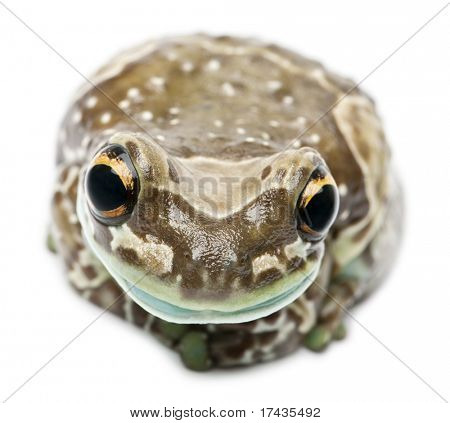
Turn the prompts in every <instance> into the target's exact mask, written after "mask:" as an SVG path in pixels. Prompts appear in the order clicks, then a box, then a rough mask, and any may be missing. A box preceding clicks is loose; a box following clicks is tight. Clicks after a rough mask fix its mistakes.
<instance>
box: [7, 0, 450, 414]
mask: <svg viewBox="0 0 450 423" xmlns="http://www.w3.org/2000/svg"><path fill="white" fill-rule="evenodd" d="M2 1H3V0H2ZM5 3H6V4H7V5H8V7H10V8H11V9H12V10H13V11H14V12H15V13H16V14H17V15H18V16H19V17H20V18H22V19H23V20H24V21H25V22H26V23H27V24H28V25H29V26H30V27H32V28H33V29H34V30H35V31H36V32H37V33H38V34H40V35H41V36H42V37H43V38H44V39H45V40H47V41H48V43H49V44H51V45H52V46H53V47H54V48H55V49H56V50H57V51H58V52H60V53H61V54H62V55H63V56H64V57H65V58H66V59H67V60H68V61H69V62H70V63H72V64H73V65H74V66H75V67H76V68H77V69H78V70H79V71H80V72H81V73H83V74H85V75H89V74H91V73H92V72H93V71H94V70H95V68H96V67H98V66H99V65H101V64H102V63H103V62H104V61H105V60H106V59H108V58H109V57H110V56H111V55H113V54H114V53H116V52H117V50H120V49H122V48H126V47H129V46H131V45H133V44H134V43H137V42H141V41H143V40H145V39H147V38H149V37H159V36H162V35H166V34H180V33H191V32H196V31H206V32H211V33H214V34H222V33H229V34H237V35H243V36H256V37H258V38H263V39H265V40H271V41H274V42H277V43H280V44H282V45H284V46H287V47H289V48H292V49H294V50H297V51H299V52H302V53H303V54H305V55H308V56H311V57H314V58H317V59H319V60H321V61H323V62H324V63H325V64H326V65H327V66H329V67H330V68H332V69H334V70H336V71H338V72H340V73H342V74H344V75H347V76H350V77H352V78H353V79H354V80H355V81H359V80H361V79H362V78H364V77H365V76H366V75H367V74H369V73H370V72H371V71H372V70H373V69H374V68H375V67H376V66H377V65H379V64H380V63H381V62H382V61H383V60H384V59H385V58H386V57H387V56H388V55H389V54H390V53H392V51H394V50H395V49H396V48H397V47H398V46H399V45H400V44H402V43H403V42H404V41H405V40H406V39H407V38H408V37H410V36H411V35H412V34H413V33H414V32H415V31H416V30H418V29H419V27H420V26H421V25H423V24H424V23H425V22H426V21H427V20H428V19H429V18H431V17H432V16H433V15H434V14H435V13H436V12H438V10H439V9H440V8H442V7H443V6H444V5H445V3H444V2H443V1H430V0H428V1H427V2H404V3H401V2H393V1H377V2H372V3H371V4H370V3H365V4H364V3H363V2H361V1H354V2H348V1H347V2H345V1H339V2H338V1H330V2H326V3H325V2H320V1H315V2H299V1H295V2H294V1H291V2H287V1H281V0H276V1H271V2H263V1H244V0H240V1H236V2H235V1H231V0H228V1H220V2H218V1H214V2H213V1H208V2H206V1H205V2H197V1H192V0H190V1H179V2H174V1H163V0H160V1H153V2H148V1H147V2H137V1H131V0H127V1H122V2H112V1H105V2H100V1H98V2H97V1H96V2H94V1H86V2H83V1H76V2H60V1H55V2H50V1H39V2H30V1H13V0H5ZM449 18H450V7H448V8H447V9H446V10H445V11H444V12H443V13H441V14H440V15H439V16H438V17H436V19H434V20H433V21H432V22H431V23H430V24H429V25H427V26H426V27H425V28H424V29H423V30H422V31H420V32H419V33H418V34H417V35H416V36H415V37H414V38H413V39H411V40H410V41H409V42H408V43H407V44H406V45H405V46H404V47H403V48H401V49H400V50H399V51H398V52H397V53H396V54H394V55H393V56H392V57H391V58H390V59H389V60H388V61H387V62H386V63H384V64H383V65H382V66H381V67H380V68H379V69H378V70H376V71H375V72H374V73H373V74H372V75H371V76H370V77H369V78H367V80H366V81H365V82H364V83H363V85H362V87H363V88H364V89H365V90H367V91H368V92H369V93H370V94H371V95H372V96H373V97H374V98H375V100H376V101H377V104H378V109H379V111H380V114H381V116H382V118H383V120H384V123H385V128H386V132H387V136H388V139H389V140H390V143H391V146H392V150H393V153H394V157H395V161H396V163H397V167H398V169H399V172H400V175H401V177H402V179H403V182H404V185H405V192H406V200H407V205H406V209H407V216H406V235H405V238H404V244H403V248H402V250H401V253H400V257H399V260H398V262H397V265H396V267H395V270H394V271H393V272H392V274H391V276H390V278H389V280H388V281H387V282H386V283H385V284H384V285H383V286H382V288H381V289H380V290H378V291H377V292H376V294H375V295H373V296H372V297H371V298H370V299H369V300H368V301H366V302H365V303H363V305H362V306H360V307H358V308H356V309H355V310H354V315H355V316H356V318H357V319H358V321H359V322H360V323H361V324H362V325H363V326H364V327H366V328H368V329H369V330H370V331H371V332H372V333H373V334H374V335H375V336H376V337H377V338H378V339H379V340H381V341H382V342H383V343H384V344H385V345H386V346H387V347H388V348H389V349H390V350H391V351H392V352H393V353H394V354H396V355H397V356H398V357H399V358H400V359H401V360H403V361H404V362H405V363H406V364H407V365H408V366H410V368H411V369H412V370H413V371H414V372H416V373H417V374H418V375H420V377H422V378H423V379H424V380H425V381H426V382H427V383H429V384H430V385H431V386H432V387H433V388H434V389H435V390H436V391H438V392H439V393H440V395H442V396H443V397H445V398H446V399H447V400H448V399H450V377H449V376H450V374H449V371H450V359H449V358H450V349H449V340H450V337H449V329H448V328H449V284H450V272H449V262H450V257H449V252H450V248H449V242H450V224H449V219H450V196H449V191H450V190H449V186H450V176H449V174H450V167H449V166H450V148H449V145H450V144H449V142H450V139H449V125H448V122H449V111H450V107H449V99H450V92H449V87H450V83H449V82H450V81H449V75H450V69H449V50H448V47H449V45H448V41H449V38H448V36H449V27H450V26H449V21H450V19H449ZM0 54H1V59H0V60H1V61H0V87H1V88H0V146H1V156H0V157H1V158H0V175H1V183H0V189H1V193H0V195H1V196H0V198H1V206H0V213H1V220H0V222H1V228H2V231H1V238H0V239H1V242H0V257H1V258H0V260H1V267H0V283H1V288H0V289H1V291H0V292H1V297H0V298H1V300H0V301H1V303H0V331H1V332H0V399H1V400H3V399H5V398H6V397H8V395H10V394H11V393H12V392H13V391H14V390H15V389H16V388H17V387H18V386H20V385H21V384H22V383H23V382H24V381H25V380H27V378H29V377H30V376H32V375H33V373H34V372H36V371H37V370H38V369H39V368H40V367H41V366H42V365H43V364H45V363H46V362H47V361H48V360H49V359H50V358H51V357H52V356H53V355H54V354H55V353H57V352H58V351H59V350H60V349H61V348H62V347H63V346H64V345H65V344H67V342H68V341H70V340H71V339H72V338H73V337H74V336H75V335H76V334H78V333H79V332H80V331H81V330H82V329H83V328H85V327H86V326H87V325H88V324H89V323H90V322H92V321H93V320H94V319H95V318H96V317H97V316H98V315H99V313H100V310H99V309H98V308H96V307H95V306H93V305H91V304H89V303H87V302H85V301H84V300H83V299H81V298H80V297H78V296H77V295H76V294H75V293H74V292H73V291H72V290H71V288H70V287H69V286H68V283H67V281H66V279H65V276H64V271H63V268H62V265H61V263H60V261H59V260H58V258H56V257H55V256H53V255H51V254H49V253H48V252H47V251H46V249H45V248H44V239H45V232H46V224H47V223H48V221H49V213H48V209H49V205H48V203H49V198H50V195H51V187H52V182H53V178H54V152H55V135H56V132H57V128H58V124H59V121H60V119H61V117H62V115H63V113H64V110H65V108H66V107H67V106H68V102H69V101H70V98H71V94H72V93H73V92H74V90H75V89H76V88H77V87H78V85H79V84H80V83H81V82H82V80H81V77H80V75H78V74H77V73H76V72H74V70H73V69H71V68H70V67H69V66H68V65H67V64H66V63H64V62H63V61H62V60H61V58H59V57H58V56H57V55H56V54H55V53H54V52H52V51H51V50H50V49H49V47H48V46H46V45H44V44H43V43H42V41H40V40H39V39H38V38H37V37H36V35H34V34H33V33H31V32H30V30H29V29H27V28H26V27H25V26H24V25H23V24H22V23H20V22H19V21H18V20H17V19H16V18H15V17H14V16H12V15H11V14H10V13H9V12H7V11H6V10H5V9H4V8H3V7H0ZM348 327H349V336H348V338H347V339H346V340H345V341H343V342H340V343H334V344H333V345H331V347H330V348H329V349H328V350H327V352H325V353H324V354H319V355H316V354H313V353H310V352H307V351H306V350H300V351H298V353H295V354H293V355H291V356H289V357H288V358H285V359H283V360H280V361H276V362H273V363H269V364H265V365H260V366H256V367H252V368H249V369H243V370H234V371H220V372H218V371H214V372H209V373H193V372H190V371H187V370H185V369H184V368H183V367H182V365H181V363H180V362H179V360H178V357H177V356H176V355H175V354H174V353H172V352H171V351H169V350H167V349H166V348H165V347H163V346H161V345H160V344H159V343H158V342H157V341H155V340H154V339H153V338H151V337H149V336H148V335H145V334H144V333H142V332H140V331H139V330H138V329H135V328H134V327H131V326H130V325H128V324H126V323H124V322H122V321H121V320H119V319H117V318H115V317H113V316H110V315H104V316H103V317H101V318H100V319H99V320H98V321H96V322H95V323H94V324H92V326H91V327H89V328H88V329H87V330H86V331H85V332H84V333H83V334H82V335H81V336H80V337H79V338H78V339H76V340H75V341H74V342H73V343H72V344H71V345H69V346H68V347H67V349H66V350H64V351H63V352H62V353H61V354H60V355H58V356H57V357H56V358H55V359H54V360H53V361H52V362H51V363H50V364H48V366H46V367H45V368H44V369H43V370H42V371H41V372H40V373H39V374H37V375H36V376H35V377H34V378H33V379H32V380H30V381H29V383H27V384H26V385H25V386H24V387H23V388H22V389H20V390H19V391H18V392H17V393H16V394H15V395H14V396H13V397H11V398H10V399H9V401H7V402H6V403H5V404H2V405H1V407H0V415H3V414H4V415H5V419H4V420H3V421H8V422H9V421H33V420H35V421H79V420H80V419H84V420H86V421H94V418H97V420H98V421H106V420H107V419H108V420H109V421H121V422H124V421H131V420H132V419H131V418H130V417H129V409H130V408H159V407H163V406H168V407H179V408H190V407H197V408H203V407H207V406H210V405H212V406H214V407H217V408H239V407H245V408H247V410H251V409H253V410H258V409H260V408H262V407H277V406H290V407H302V406H303V407H306V406H309V407H321V408H322V416H323V417H322V418H321V419H318V420H319V421H334V422H336V421H361V420H363V421H368V422H371V421H383V420H391V421H394V419H396V420H405V419H406V418H407V417H408V420H409V421H423V420H424V419H427V420H429V421H433V422H439V421H443V420H444V417H443V416H444V415H445V414H446V413H448V404H444V402H443V400H442V399H441V398H440V397H439V396H438V395H437V394H436V393H435V392H433V391H432V390H431V389H430V388H429V387H428V386H426V384H425V383H424V382H423V381H421V380H420V379H419V378H418V377H417V376H416V375H414V374H413V373H412V371H411V370H409V369H408V368H406V367H405V365H404V364H402V363H401V362H400V360H399V359H398V358H396V357H394V356H393V355H392V354H391V353H390V352H388V351H387V350H386V348H384V347H383V346H382V345H380V343H379V342H377V341H376V340H374V339H373V338H372V337H371V336H370V335H368V333H367V332H366V331H364V330H363V329H362V328H361V327H360V326H359V325H358V324H357V323H355V322H351V321H349V322H348ZM172 421H173V420H172ZM191 421H193V420H191ZM204 421H207V420H204ZM218 421H219V420H218ZM227 421H230V422H231V421H235V420H231V419H229V420H227ZM236 421H237V420H236ZM241 421H243V420H241ZM246 421H263V420H262V419H256V418H255V417H254V416H250V417H249V418H248V419H247V420H246ZM266 421H276V420H274V419H266ZM447 421H449V420H447Z"/></svg>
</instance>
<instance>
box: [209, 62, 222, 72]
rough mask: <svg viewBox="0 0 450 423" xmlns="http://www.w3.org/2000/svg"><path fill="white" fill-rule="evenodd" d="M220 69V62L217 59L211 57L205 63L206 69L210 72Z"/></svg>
mask: <svg viewBox="0 0 450 423" xmlns="http://www.w3.org/2000/svg"><path fill="white" fill-rule="evenodd" d="M219 69H220V62H219V61H218V60H217V59H211V60H210V61H209V62H208V63H207V64H206V70H208V71H210V72H214V71H217V70H219Z"/></svg>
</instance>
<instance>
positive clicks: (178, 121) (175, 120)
mask: <svg viewBox="0 0 450 423" xmlns="http://www.w3.org/2000/svg"><path fill="white" fill-rule="evenodd" d="M169 123H170V124H171V125H178V124H179V123H180V119H171V120H170V122H169Z"/></svg>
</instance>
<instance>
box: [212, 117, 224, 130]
mask: <svg viewBox="0 0 450 423" xmlns="http://www.w3.org/2000/svg"><path fill="white" fill-rule="evenodd" d="M214 126H217V128H222V126H223V122H222V121H221V120H219V119H216V120H215V121H214Z"/></svg>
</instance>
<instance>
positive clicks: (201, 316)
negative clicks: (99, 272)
mask: <svg viewBox="0 0 450 423" xmlns="http://www.w3.org/2000/svg"><path fill="white" fill-rule="evenodd" d="M318 267H319V266H314V268H313V269H312V270H311V271H310V272H309V273H308V274H306V276H305V274H304V272H302V277H301V278H300V277H299V275H295V274H291V275H288V276H287V277H285V278H283V279H281V280H280V281H278V282H279V283H282V284H283V285H288V286H289V287H288V288H287V289H286V290H285V291H283V292H280V293H279V294H278V295H275V296H273V297H271V298H268V299H265V300H263V301H261V302H260V303H256V304H253V305H250V306H247V307H245V306H244V307H243V308H238V309H234V307H231V310H230V311H224V310H214V309H203V310H198V309H194V308H192V309H191V308H185V307H180V306H178V305H175V304H173V303H170V302H168V301H165V300H162V299H159V298H157V297H155V296H154V295H152V294H150V293H148V292H146V291H144V290H143V289H141V288H140V287H139V286H138V285H139V283H133V282H131V281H129V280H127V279H126V278H124V277H123V276H121V275H120V274H119V273H118V272H116V271H115V270H114V269H113V268H111V267H109V268H108V270H109V271H110V273H111V275H112V276H113V277H114V279H115V280H116V281H117V282H118V284H119V285H120V286H121V288H122V289H123V290H124V291H125V292H126V293H127V295H129V296H130V297H131V298H132V299H133V300H134V301H135V302H136V303H137V304H139V305H140V306H141V307H142V308H143V309H144V310H146V311H148V312H149V313H151V314H153V315H154V316H156V317H159V318H160V319H163V320H166V321H169V322H172V323H182V324H207V323H242V322H248V321H251V320H256V319H258V318H261V317H265V316H268V315H270V314H272V313H274V312H276V311H278V310H280V309H281V308H283V307H285V306H286V305H288V304H290V303H292V302H293V301H295V300H296V299H297V298H298V297H299V296H300V295H301V294H302V293H303V292H304V291H305V290H306V289H307V288H308V287H309V286H310V285H311V283H312V282H313V281H314V279H315V278H316V276H317V272H318ZM294 273H297V272H294ZM297 278H298V279H297ZM289 279H294V280H292V281H290V280H289ZM289 282H291V283H289ZM250 295H255V296H257V297H259V296H260V295H258V294H250Z"/></svg>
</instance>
